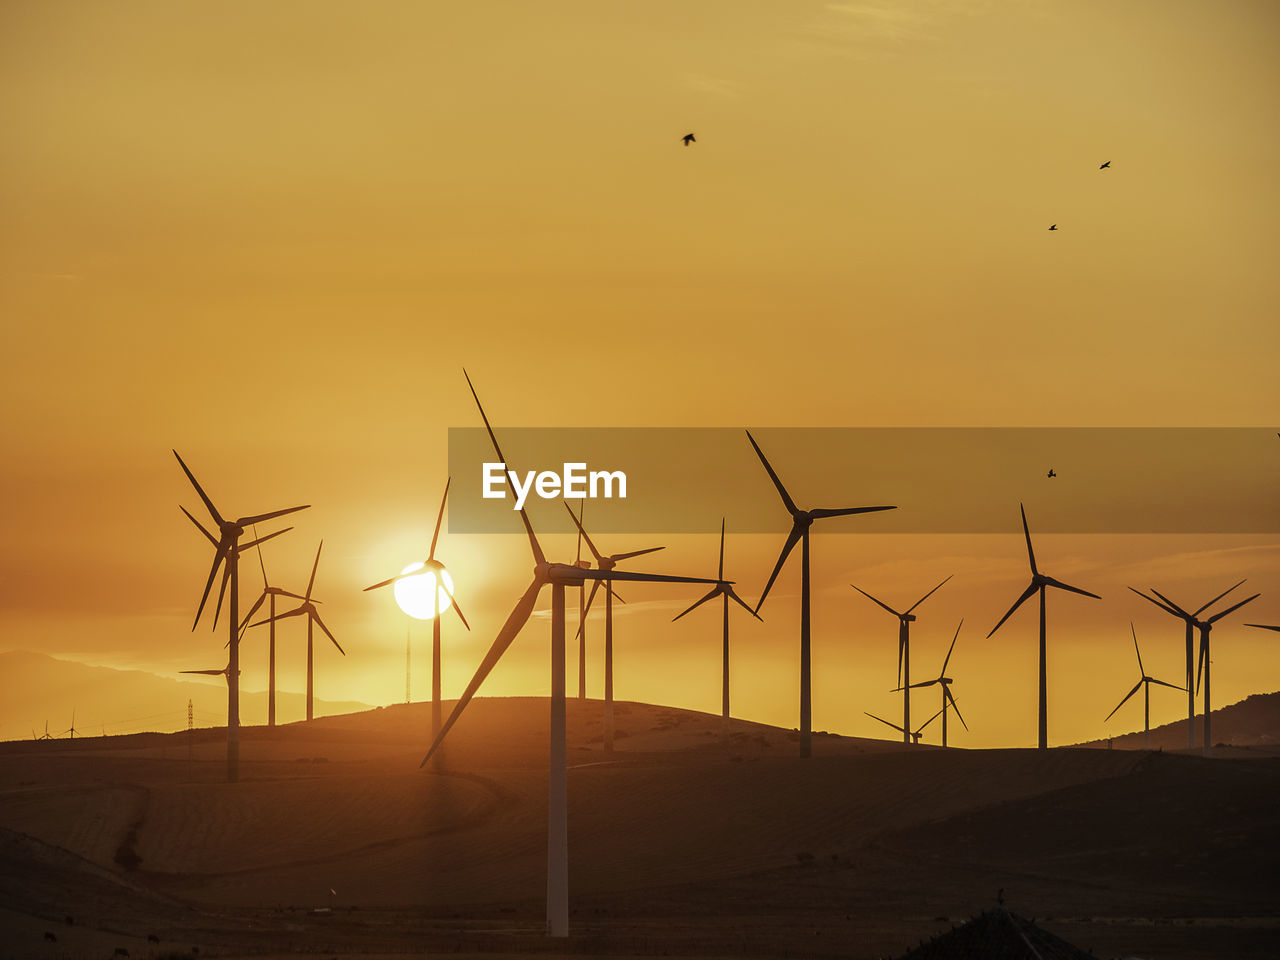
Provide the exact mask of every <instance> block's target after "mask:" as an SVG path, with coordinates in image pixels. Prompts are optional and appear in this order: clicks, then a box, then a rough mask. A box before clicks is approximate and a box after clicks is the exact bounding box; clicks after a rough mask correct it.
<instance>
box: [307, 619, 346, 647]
mask: <svg viewBox="0 0 1280 960" xmlns="http://www.w3.org/2000/svg"><path fill="white" fill-rule="evenodd" d="M311 619H312V620H314V621H315V623H316V626H317V627H319V628H320V629H321V630H323V631H324V635H325V636H326V637H328V638H329V639H330V640H332V641H333V645H334V646H335V647H337V648H338V652H339V653H340V654H342V655H343V656H344V657H345V656H346V655H347V651H345V650H343V649H342V644H340V643H339V642H338V638H337V637H335V636H334V635H333V632H332V631H331V630H330V629H329V628H328V627H326V626H325V625H324V621H323V620H321V619H320V614H318V613H316V612H315V611H312V613H311Z"/></svg>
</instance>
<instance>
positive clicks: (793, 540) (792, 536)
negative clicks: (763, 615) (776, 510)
mask: <svg viewBox="0 0 1280 960" xmlns="http://www.w3.org/2000/svg"><path fill="white" fill-rule="evenodd" d="M800 536H801V531H800V528H799V527H797V526H795V525H794V524H793V525H792V527H791V533H789V534H788V535H787V542H786V543H784V544H783V545H782V553H780V554H778V562H777V563H775V564H774V565H773V573H771V574H769V582H768V583H766V584H765V585H764V592H763V593H761V594H760V599H759V600H757V601H756V613H759V612H760V608H761V607H762V606H764V599H765V597H767V596H769V591H770V590H771V589H773V581H775V580H777V579H778V574H779V573H780V572H781V571H782V565H783V564H784V563H786V562H787V556H788V555H789V554H790V553H791V551H792V550H794V549H795V546H796V544H797V543H799V542H800Z"/></svg>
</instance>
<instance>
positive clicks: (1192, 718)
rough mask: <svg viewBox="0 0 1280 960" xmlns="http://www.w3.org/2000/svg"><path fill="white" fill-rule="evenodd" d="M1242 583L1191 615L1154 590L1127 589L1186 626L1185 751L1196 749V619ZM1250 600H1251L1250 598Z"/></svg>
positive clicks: (1229, 588)
mask: <svg viewBox="0 0 1280 960" xmlns="http://www.w3.org/2000/svg"><path fill="white" fill-rule="evenodd" d="M1242 583H1244V581H1243V580H1241V581H1239V582H1238V583H1236V584H1234V585H1232V586H1230V587H1228V588H1227V589H1226V590H1223V591H1222V592H1221V593H1220V594H1218V595H1217V596H1216V597H1214V598H1213V599H1212V600H1210V601H1209V602H1208V603H1205V604H1202V605H1201V606H1200V607H1199V608H1198V609H1196V610H1195V611H1193V612H1191V613H1188V612H1187V611H1185V610H1183V609H1182V608H1181V607H1179V606H1177V605H1176V604H1173V603H1169V602H1167V601H1166V600H1165V598H1164V597H1163V596H1162V595H1161V594H1159V593H1157V592H1156V591H1155V590H1152V591H1151V592H1152V593H1154V594H1155V596H1154V597H1153V596H1149V595H1148V594H1145V593H1143V592H1142V591H1141V590H1135V589H1134V588H1133V587H1130V588H1129V589H1130V590H1132V591H1133V592H1134V593H1136V594H1137V595H1138V596H1140V597H1141V598H1142V599H1143V600H1146V601H1147V602H1148V603H1151V604H1154V605H1155V606H1157V607H1159V608H1160V609H1161V610H1163V611H1164V612H1165V613H1168V614H1170V615H1172V616H1175V617H1177V618H1178V619H1179V620H1181V621H1182V622H1183V624H1184V625H1185V626H1186V634H1185V641H1186V656H1187V672H1186V676H1185V678H1184V680H1183V683H1184V684H1185V689H1186V691H1187V749H1188V750H1194V749H1195V747H1196V692H1197V685H1195V684H1193V681H1194V680H1195V670H1196V654H1195V631H1196V627H1197V626H1198V625H1199V623H1200V621H1199V620H1198V619H1197V618H1198V617H1199V616H1200V614H1202V613H1204V611H1206V610H1208V609H1209V608H1210V607H1212V606H1213V605H1214V604H1215V603H1217V602H1218V601H1219V600H1221V599H1222V598H1223V597H1225V596H1226V595H1227V594H1229V593H1231V592H1232V591H1233V590H1235V589H1236V587H1238V586H1240V584H1242ZM1156 597H1160V599H1159V600H1157V599H1156ZM1250 599H1252V597H1251V598H1250ZM1232 609H1235V608H1234V607H1233V608H1232ZM1228 612H1229V611H1228ZM1205 749H1206V750H1207V749H1208V745H1207V744H1206V746H1205Z"/></svg>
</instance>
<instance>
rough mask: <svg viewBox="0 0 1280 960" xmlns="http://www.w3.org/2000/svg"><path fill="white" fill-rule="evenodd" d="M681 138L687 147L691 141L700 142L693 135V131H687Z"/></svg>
mask: <svg viewBox="0 0 1280 960" xmlns="http://www.w3.org/2000/svg"><path fill="white" fill-rule="evenodd" d="M680 139H681V140H683V141H684V145H685V146H686V147H687V146H688V145H689V144H691V143H697V142H698V141H697V140H695V139H694V137H693V134H692V133H686V134H685V135H684V136H683V137H681V138H680Z"/></svg>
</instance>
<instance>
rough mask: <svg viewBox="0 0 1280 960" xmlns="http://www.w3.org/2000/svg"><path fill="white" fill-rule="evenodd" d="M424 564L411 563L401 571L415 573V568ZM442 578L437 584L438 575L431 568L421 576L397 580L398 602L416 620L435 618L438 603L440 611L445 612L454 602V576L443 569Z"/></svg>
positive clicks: (418, 568) (420, 567)
mask: <svg viewBox="0 0 1280 960" xmlns="http://www.w3.org/2000/svg"><path fill="white" fill-rule="evenodd" d="M423 566H424V564H422V563H411V564H409V565H408V566H407V567H405V568H404V569H403V570H401V571H400V572H401V573H402V574H405V573H413V571H415V570H421V569H422V568H423ZM440 580H441V583H440V584H439V585H438V586H437V584H436V575H435V574H434V573H433V572H431V571H430V570H428V571H426V572H424V573H423V574H422V575H421V576H417V577H405V578H404V579H403V580H397V581H396V582H395V593H396V603H398V604H399V605H400V609H401V610H403V611H404V612H405V613H407V614H408V615H409V616H411V617H413V618H414V619H415V620H431V619H433V618H434V617H435V615H436V609H437V605H438V606H439V611H440V612H441V613H444V611H446V610H448V609H449V604H450V603H451V602H452V596H453V577H451V576H449V571H448V570H441V571H440Z"/></svg>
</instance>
